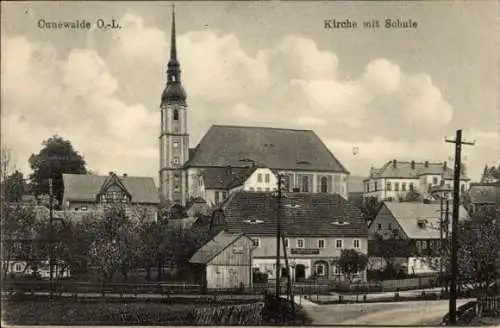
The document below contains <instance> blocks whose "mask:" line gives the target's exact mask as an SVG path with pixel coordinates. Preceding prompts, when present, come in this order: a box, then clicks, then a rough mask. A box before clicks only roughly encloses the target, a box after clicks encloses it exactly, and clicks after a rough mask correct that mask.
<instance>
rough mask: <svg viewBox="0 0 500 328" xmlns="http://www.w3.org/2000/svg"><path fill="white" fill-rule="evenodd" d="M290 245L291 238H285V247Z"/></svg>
mask: <svg viewBox="0 0 500 328" xmlns="http://www.w3.org/2000/svg"><path fill="white" fill-rule="evenodd" d="M288 245H290V240H289V239H288V238H285V247H286V248H288V247H289V246H288Z"/></svg>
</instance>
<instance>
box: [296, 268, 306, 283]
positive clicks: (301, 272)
mask: <svg viewBox="0 0 500 328" xmlns="http://www.w3.org/2000/svg"><path fill="white" fill-rule="evenodd" d="M305 278H306V267H305V265H304V264H297V265H296V266H295V281H300V280H304V279H305Z"/></svg>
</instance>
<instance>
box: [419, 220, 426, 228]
mask: <svg viewBox="0 0 500 328" xmlns="http://www.w3.org/2000/svg"><path fill="white" fill-rule="evenodd" d="M417 225H418V227H419V228H422V229H423V228H425V226H426V225H427V220H423V219H419V220H417Z"/></svg>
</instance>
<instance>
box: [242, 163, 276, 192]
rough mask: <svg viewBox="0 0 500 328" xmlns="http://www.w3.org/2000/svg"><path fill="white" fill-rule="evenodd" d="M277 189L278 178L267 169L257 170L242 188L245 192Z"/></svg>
mask: <svg viewBox="0 0 500 328" xmlns="http://www.w3.org/2000/svg"><path fill="white" fill-rule="evenodd" d="M277 187H278V178H277V177H276V175H274V173H273V171H271V170H270V169H268V168H258V169H256V170H255V172H254V173H253V174H252V175H251V176H250V177H248V179H247V180H246V181H245V183H244V184H243V186H242V189H243V190H245V191H272V190H276V189H277Z"/></svg>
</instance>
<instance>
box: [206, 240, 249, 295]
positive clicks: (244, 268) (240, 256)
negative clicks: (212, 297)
mask: <svg viewBox="0 0 500 328" xmlns="http://www.w3.org/2000/svg"><path fill="white" fill-rule="evenodd" d="M252 249H253V242H252V240H250V239H249V238H247V237H244V236H242V237H240V238H238V239H237V240H236V241H235V242H234V243H233V244H231V245H230V246H229V247H227V248H226V249H225V250H224V251H222V252H221V253H220V254H219V255H217V256H216V257H215V258H214V259H212V260H211V261H210V262H209V263H208V264H207V267H206V279H207V288H234V287H239V286H240V284H243V286H250V285H251V284H252Z"/></svg>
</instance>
